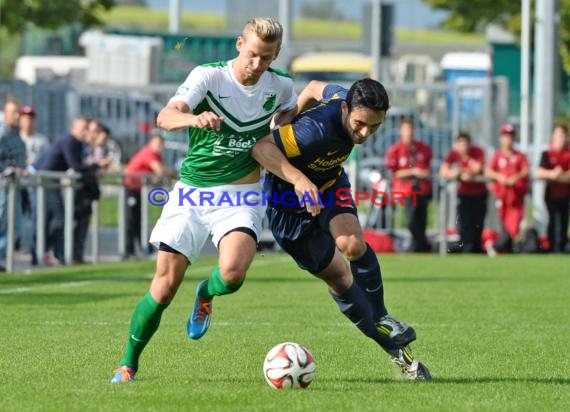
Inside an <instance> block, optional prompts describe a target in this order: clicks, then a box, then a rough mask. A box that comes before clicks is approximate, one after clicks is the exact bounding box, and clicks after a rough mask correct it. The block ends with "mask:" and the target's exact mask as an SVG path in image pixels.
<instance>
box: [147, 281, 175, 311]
mask: <svg viewBox="0 0 570 412" xmlns="http://www.w3.org/2000/svg"><path fill="white" fill-rule="evenodd" d="M177 289H178V288H177V287H176V286H175V285H174V284H173V283H171V282H168V281H167V279H166V278H162V280H161V281H153V282H152V284H151V286H150V292H151V295H152V297H153V299H154V300H155V301H156V302H157V303H159V304H161V305H166V304H169V303H170V302H171V301H172V299H174V295H176V290H177Z"/></svg>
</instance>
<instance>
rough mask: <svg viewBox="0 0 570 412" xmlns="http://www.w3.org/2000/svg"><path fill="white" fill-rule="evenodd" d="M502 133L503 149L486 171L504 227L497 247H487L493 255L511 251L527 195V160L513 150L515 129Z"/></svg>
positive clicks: (506, 127) (508, 127)
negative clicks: (496, 252) (495, 251)
mask: <svg viewBox="0 0 570 412" xmlns="http://www.w3.org/2000/svg"><path fill="white" fill-rule="evenodd" d="M500 133H501V135H500V137H499V144H500V146H501V147H500V149H499V150H497V151H496V152H495V154H493V157H492V158H491V161H490V162H489V165H488V167H487V171H486V175H487V177H488V178H489V179H491V180H492V181H493V183H492V190H493V193H494V195H495V198H496V202H495V205H496V207H497V214H498V216H499V219H500V220H501V224H502V231H501V232H502V233H501V237H500V238H499V239H497V240H496V241H495V243H494V244H492V245H491V244H489V245H486V246H489V251H491V253H492V252H493V249H496V250H502V251H508V252H511V251H512V248H513V241H514V240H515V239H516V237H517V236H518V234H519V229H520V223H521V221H522V219H523V216H524V197H525V195H526V193H527V192H528V160H527V158H526V156H525V155H524V154H523V153H521V152H519V151H517V150H515V149H514V148H513V143H514V140H515V127H514V126H513V125H512V124H509V123H506V124H503V125H502V126H501V129H500Z"/></svg>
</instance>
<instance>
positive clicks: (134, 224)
mask: <svg viewBox="0 0 570 412" xmlns="http://www.w3.org/2000/svg"><path fill="white" fill-rule="evenodd" d="M126 194H127V208H126V218H127V237H126V250H125V252H126V254H127V256H134V255H135V253H136V246H135V245H136V244H138V245H139V246H141V192H138V191H136V190H130V189H127V193H126Z"/></svg>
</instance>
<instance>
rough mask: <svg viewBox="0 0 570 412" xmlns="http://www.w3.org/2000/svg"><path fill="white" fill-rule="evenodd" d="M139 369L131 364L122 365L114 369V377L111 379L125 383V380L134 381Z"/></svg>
mask: <svg viewBox="0 0 570 412" xmlns="http://www.w3.org/2000/svg"><path fill="white" fill-rule="evenodd" d="M136 372H137V370H136V369H135V368H131V367H129V366H126V365H124V366H120V367H119V368H118V369H115V370H114V371H113V373H114V375H113V379H111V383H123V382H132V381H134V380H135V373H136Z"/></svg>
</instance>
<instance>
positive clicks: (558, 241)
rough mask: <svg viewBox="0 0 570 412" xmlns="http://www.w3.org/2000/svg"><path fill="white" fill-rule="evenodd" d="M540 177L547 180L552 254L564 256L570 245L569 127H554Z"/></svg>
mask: <svg viewBox="0 0 570 412" xmlns="http://www.w3.org/2000/svg"><path fill="white" fill-rule="evenodd" d="M537 177H538V178H539V179H545V180H546V181H547V183H546V193H545V199H544V200H545V203H546V207H547V209H548V241H549V244H550V251H552V252H556V253H563V252H565V251H566V245H567V244H568V214H569V212H570V146H569V143H568V127H567V126H566V125H563V124H557V125H556V126H554V130H553V131H552V137H551V139H550V148H549V149H548V150H547V151H545V152H543V153H542V157H541V158H540V166H539V168H538V172H537Z"/></svg>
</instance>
